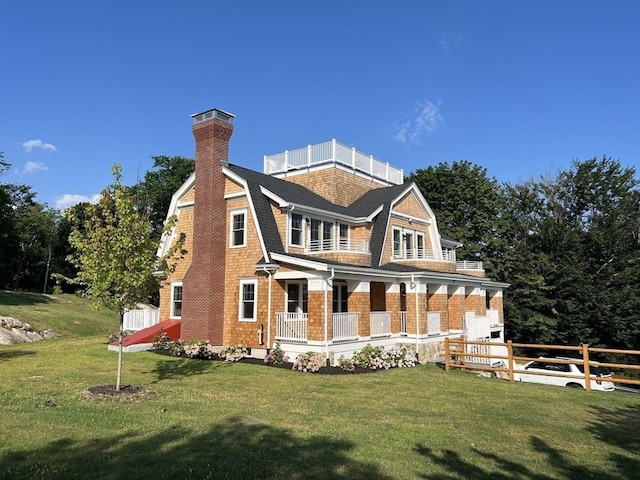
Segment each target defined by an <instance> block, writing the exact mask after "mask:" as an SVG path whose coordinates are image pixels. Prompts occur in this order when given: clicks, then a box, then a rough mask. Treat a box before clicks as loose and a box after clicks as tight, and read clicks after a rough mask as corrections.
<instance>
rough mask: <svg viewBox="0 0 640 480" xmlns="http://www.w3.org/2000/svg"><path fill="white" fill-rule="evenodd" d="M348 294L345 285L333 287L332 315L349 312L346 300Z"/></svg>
mask: <svg viewBox="0 0 640 480" xmlns="http://www.w3.org/2000/svg"><path fill="white" fill-rule="evenodd" d="M348 296H349V292H348V291H347V286H346V285H345V284H339V283H338V284H334V285H333V313H345V312H348V311H349V308H348V303H347V298H348Z"/></svg>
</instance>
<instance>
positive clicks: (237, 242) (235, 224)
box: [231, 210, 247, 248]
mask: <svg viewBox="0 0 640 480" xmlns="http://www.w3.org/2000/svg"><path fill="white" fill-rule="evenodd" d="M246 232H247V211H246V210H235V211H232V212H231V247H232V248H233V247H244V246H246V244H247V233H246Z"/></svg>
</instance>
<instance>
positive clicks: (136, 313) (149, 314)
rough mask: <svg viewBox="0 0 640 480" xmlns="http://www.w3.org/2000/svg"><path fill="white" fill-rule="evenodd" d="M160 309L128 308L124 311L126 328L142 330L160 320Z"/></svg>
mask: <svg viewBox="0 0 640 480" xmlns="http://www.w3.org/2000/svg"><path fill="white" fill-rule="evenodd" d="M159 312H160V311H159V310H158V309H157V308H153V309H151V308H149V309H146V308H145V309H139V310H127V311H126V312H124V322H123V328H124V330H135V331H136V332H137V331H138V330H142V329H143V328H147V327H150V326H152V325H155V324H156V323H158V322H159V321H160V313H159Z"/></svg>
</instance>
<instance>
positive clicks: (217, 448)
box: [0, 418, 391, 480]
mask: <svg viewBox="0 0 640 480" xmlns="http://www.w3.org/2000/svg"><path fill="white" fill-rule="evenodd" d="M353 448H354V445H353V444H352V443H350V442H347V441H340V440H334V439H331V438H328V437H323V436H315V437H310V438H303V437H297V436H294V435H292V434H291V433H290V432H288V431H286V430H284V429H279V428H273V427H269V426H265V425H261V424H258V423H254V422H250V421H246V420H243V419H241V418H230V419H228V420H227V421H226V422H225V423H222V424H218V425H215V426H213V427H212V428H210V429H209V430H207V431H206V432H204V433H198V434H196V433H194V432H191V431H188V430H185V429H181V428H179V427H178V428H167V429H165V430H163V431H160V432H157V433H155V434H153V435H146V436H145V435H143V434H142V433H141V432H140V431H139V430H132V431H131V432H129V433H127V434H121V435H114V436H112V437H107V438H99V439H94V440H93V441H86V442H78V441H76V440H73V439H70V438H65V439H62V440H57V441H53V442H50V443H48V444H46V445H44V446H43V447H42V448H39V449H34V450H30V451H13V452H8V453H6V454H3V455H2V456H0V465H1V466H0V477H3V478H34V477H37V478H48V479H54V480H55V479H65V480H66V479H68V478H86V476H87V475H88V474H90V475H91V478H94V479H119V478H152V479H164V478H171V479H174V478H194V479H196V478H197V479H217V478H220V479H222V478H230V479H235V478H238V479H243V480H245V479H302V478H304V479H329V478H331V479H338V480H339V479H345V480H346V479H350V480H360V479H361V480H387V479H390V478H391V477H388V476H386V475H383V474H382V473H381V472H380V471H379V469H378V467H377V466H375V465H373V464H370V463H363V462H358V461H354V460H353V459H351V458H349V457H348V455H347V454H348V452H349V451H350V450H351V449H353ZM3 469H4V471H2V470H3Z"/></svg>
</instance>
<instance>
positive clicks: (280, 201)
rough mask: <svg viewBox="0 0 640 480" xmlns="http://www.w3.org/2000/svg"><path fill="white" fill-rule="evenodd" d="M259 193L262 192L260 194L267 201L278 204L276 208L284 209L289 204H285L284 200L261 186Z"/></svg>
mask: <svg viewBox="0 0 640 480" xmlns="http://www.w3.org/2000/svg"><path fill="white" fill-rule="evenodd" d="M260 192H262V194H263V195H264V196H265V197H267V198H268V199H270V200H273V201H274V202H276V203H277V204H278V207H280V208H286V207H288V206H289V202H287V201H286V200H285V199H284V198H281V197H279V196H278V195H276V194H275V193H273V192H272V191H271V190H269V189H268V188H266V187H263V186H262V185H260Z"/></svg>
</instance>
